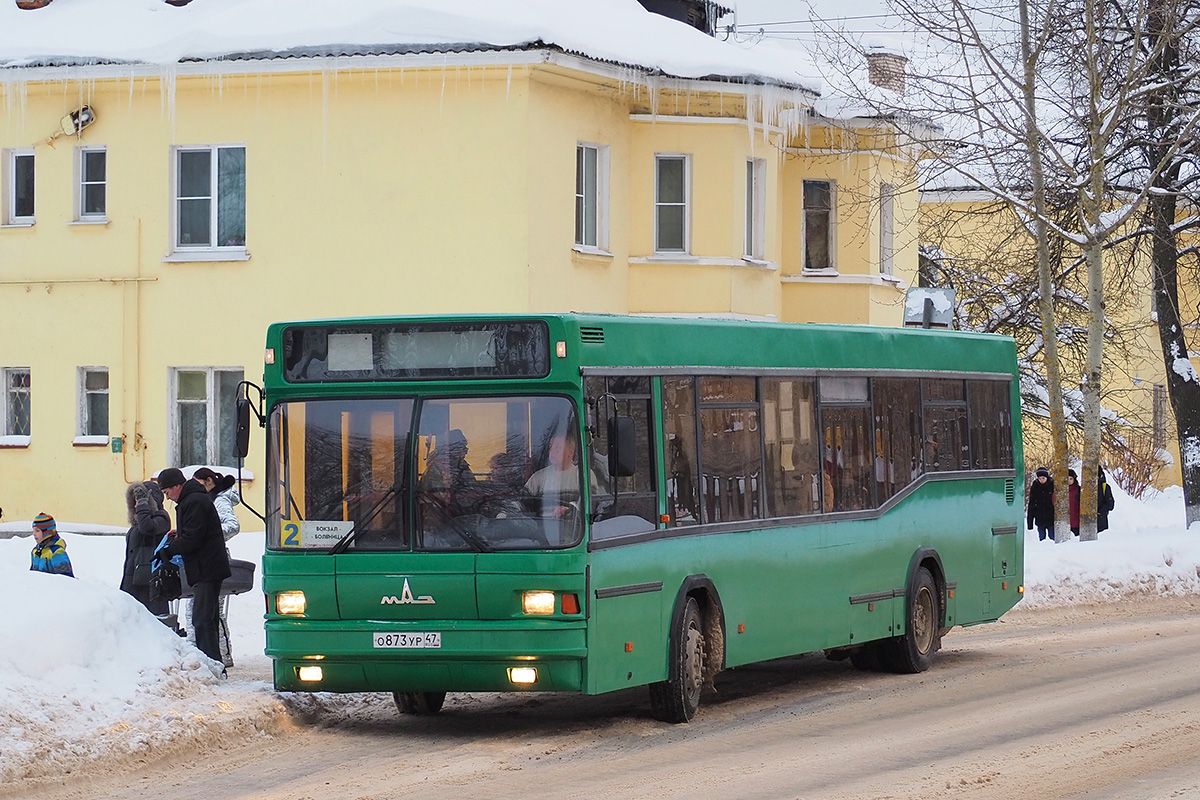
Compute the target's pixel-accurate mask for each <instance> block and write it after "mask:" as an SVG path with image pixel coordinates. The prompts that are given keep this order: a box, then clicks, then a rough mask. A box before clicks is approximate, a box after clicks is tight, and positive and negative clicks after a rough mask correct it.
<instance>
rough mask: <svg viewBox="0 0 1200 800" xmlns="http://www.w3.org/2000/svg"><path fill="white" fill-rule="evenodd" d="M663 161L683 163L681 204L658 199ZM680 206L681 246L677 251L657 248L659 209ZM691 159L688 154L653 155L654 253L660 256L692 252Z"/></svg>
mask: <svg viewBox="0 0 1200 800" xmlns="http://www.w3.org/2000/svg"><path fill="white" fill-rule="evenodd" d="M664 161H682V162H683V202H681V203H676V202H669V203H668V202H663V201H661V200H660V199H659V188H660V186H659V170H658V168H659V164H661V163H662V162H664ZM676 206H681V207H682V208H683V243H682V244H683V246H682V247H681V248H679V249H676V248H670V249H663V248H660V247H659V230H658V218H659V209H661V208H666V207H676ZM691 206H692V157H691V155H690V154H688V153H655V154H654V252H655V253H656V254H662V255H680V254H683V255H687V254H689V253H691V252H692V208H691Z"/></svg>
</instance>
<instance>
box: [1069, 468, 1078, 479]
mask: <svg viewBox="0 0 1200 800" xmlns="http://www.w3.org/2000/svg"><path fill="white" fill-rule="evenodd" d="M1067 477H1068V478H1074V479H1075V480H1079V476H1078V475H1076V474H1075V470H1073V469H1069V470H1067Z"/></svg>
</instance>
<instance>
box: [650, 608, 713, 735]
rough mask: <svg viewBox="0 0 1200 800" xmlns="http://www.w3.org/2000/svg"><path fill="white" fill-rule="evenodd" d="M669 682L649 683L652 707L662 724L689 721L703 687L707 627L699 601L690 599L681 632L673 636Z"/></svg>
mask: <svg viewBox="0 0 1200 800" xmlns="http://www.w3.org/2000/svg"><path fill="white" fill-rule="evenodd" d="M670 658H671V660H670V662H669V663H668V665H667V679H666V680H665V681H663V682H661V683H652V684H650V708H651V711H653V713H654V716H655V717H656V718H658V719H661V720H662V721H663V722H690V721H691V719H692V717H694V716H696V711H697V710H698V709H699V708H700V691H701V689H703V687H704V625H703V621H702V620H701V618H700V606H698V605H697V604H696V598H694V597H689V598H688V599H687V605H686V606H685V607H684V609H683V619H682V620H681V621H680V625H679V630H677V631H675V632H674V633H673V634H672V636H671V649H670Z"/></svg>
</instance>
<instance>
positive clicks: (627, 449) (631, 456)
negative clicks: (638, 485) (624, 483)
mask: <svg viewBox="0 0 1200 800" xmlns="http://www.w3.org/2000/svg"><path fill="white" fill-rule="evenodd" d="M635 472H637V437H636V436H635V435H634V429H633V417H622V416H615V417H609V420H608V474H609V475H611V476H612V477H614V478H628V477H629V476H630V475H632V474H634V473H635Z"/></svg>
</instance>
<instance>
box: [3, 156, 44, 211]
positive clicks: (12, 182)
mask: <svg viewBox="0 0 1200 800" xmlns="http://www.w3.org/2000/svg"><path fill="white" fill-rule="evenodd" d="M22 158H28V159H29V160H30V166H31V167H32V168H33V182H34V193H33V206H34V210H33V213H30V214H22V215H18V214H17V159H22ZM0 184H2V185H3V187H4V197H3V201H4V202H3V209H2V211H3V217H2V219H3V224H5V225H20V226H25V225H33V224H34V223H35V222H36V221H37V219H36V216H37V159H36V157H35V156H34V153H33V148H32V147H14V148H10V149H7V150H5V151H4V164H3V174H0Z"/></svg>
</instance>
